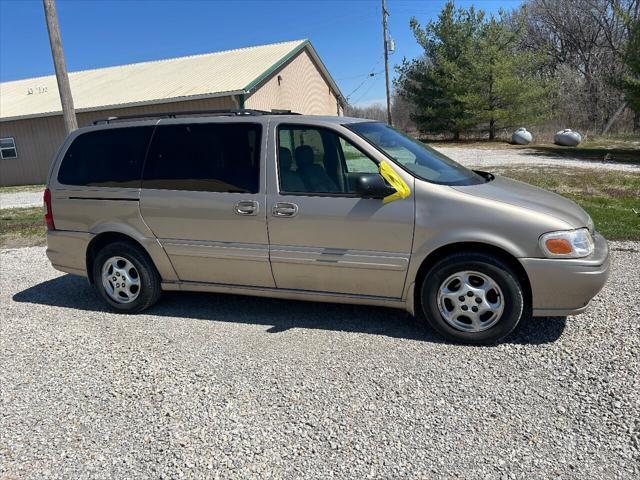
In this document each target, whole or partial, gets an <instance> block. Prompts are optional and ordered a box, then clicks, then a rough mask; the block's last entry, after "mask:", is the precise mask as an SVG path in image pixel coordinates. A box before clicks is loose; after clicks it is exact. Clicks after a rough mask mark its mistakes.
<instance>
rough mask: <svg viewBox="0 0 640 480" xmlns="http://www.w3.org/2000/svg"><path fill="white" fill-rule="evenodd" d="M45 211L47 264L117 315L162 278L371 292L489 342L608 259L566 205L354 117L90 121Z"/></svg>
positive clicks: (586, 296)
mask: <svg viewBox="0 0 640 480" xmlns="http://www.w3.org/2000/svg"><path fill="white" fill-rule="evenodd" d="M45 207H46V215H45V220H46V224H47V227H48V234H47V243H48V248H47V255H48V257H49V259H50V260H51V263H52V264H53V266H54V267H55V268H57V269H58V270H61V271H64V272H69V273H72V274H76V275H83V276H85V277H87V278H88V280H89V282H90V283H91V284H93V285H94V286H95V288H96V289H97V291H98V292H99V294H100V295H101V296H102V298H103V299H104V300H105V301H106V302H107V303H108V304H109V305H110V306H111V307H112V308H113V309H115V310H117V311H120V312H131V313H133V312H139V311H141V310H144V309H146V308H147V307H149V306H151V305H153V304H154V303H155V302H156V301H157V300H158V299H159V297H160V294H161V291H162V290H196V291H203V292H228V293H236V294H243V295H258V296H268V297H281V298H291V299H299V300H312V301H322V302H344V303H360V304H368V305H383V306H387V307H395V308H401V309H405V310H407V311H408V312H410V313H412V314H415V315H419V316H422V317H424V318H425V319H426V320H427V321H428V322H429V324H430V325H431V326H432V327H433V328H434V329H435V330H437V331H438V332H439V333H440V334H441V335H443V336H445V337H446V338H449V339H452V340H456V341H461V342H468V343H489V342H495V341H496V340H498V339H500V338H502V337H504V336H505V335H507V334H509V333H510V332H511V331H512V330H513V329H514V328H515V327H516V326H517V325H518V323H519V322H520V321H521V320H522V319H525V318H527V317H529V316H531V315H533V316H551V315H553V316H556V315H573V314H577V313H580V312H582V311H583V310H584V309H585V308H586V307H587V305H588V303H589V301H590V300H591V298H592V297H593V296H594V295H595V294H596V293H598V291H599V290H600V289H601V288H602V286H603V285H604V283H605V281H606V278H607V275H608V267H609V260H608V247H607V243H606V241H605V239H604V238H603V237H602V236H600V235H599V234H598V233H596V232H595V230H594V225H593V222H592V220H591V218H590V217H589V215H587V214H586V213H585V212H584V210H582V209H581V208H580V207H579V206H577V205H576V204H575V203H573V202H572V201H570V200H567V199H565V198H563V197H561V196H559V195H556V194H553V193H550V192H547V191H545V190H541V189H539V188H535V187H533V186H530V185H527V184H525V183H521V182H516V181H513V180H509V179H507V178H504V177H500V176H497V175H492V174H490V173H487V172H482V171H473V170H469V169H467V168H465V167H463V166H461V165H459V164H457V163H455V162H454V161H452V160H450V159H449V158H447V157H446V156H444V155H443V154H441V153H439V152H437V151H435V150H433V149H431V148H429V147H427V146H425V145H423V144H422V143H420V142H418V141H416V140H413V139H411V138H409V137H407V136H405V135H403V134H402V133H400V132H398V131H396V130H394V129H393V128H391V127H389V126H387V125H386V124H384V123H380V122H375V121H370V120H363V119H356V118H347V117H320V116H304V115H294V114H274V113H267V112H259V111H252V110H238V111H226V112H209V113H206V112H200V113H197V114H196V113H183V114H166V115H157V116H154V117H138V118H110V119H108V120H104V121H100V122H96V124H94V125H93V126H90V127H87V128H82V129H79V130H77V131H75V132H73V133H72V134H71V135H69V137H68V138H67V139H66V140H65V142H64V144H63V145H62V147H61V148H60V151H59V152H58V154H57V155H56V158H55V159H54V161H53V162H52V165H51V168H50V172H49V176H48V181H47V189H46V191H45Z"/></svg>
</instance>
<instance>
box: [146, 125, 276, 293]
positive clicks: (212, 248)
mask: <svg viewBox="0 0 640 480" xmlns="http://www.w3.org/2000/svg"><path fill="white" fill-rule="evenodd" d="M163 122H164V123H163ZM163 122H161V124H160V125H159V126H158V127H156V130H155V132H154V135H153V140H152V143H151V146H150V148H149V154H148V155H147V160H146V162H145V168H144V173H143V183H142V191H141V196H140V211H141V214H142V217H143V219H144V221H145V222H146V224H147V225H148V226H149V228H150V229H151V231H152V232H153V233H154V234H155V236H156V237H157V238H158V241H159V242H160V244H161V245H162V246H163V247H164V249H165V250H166V252H167V254H168V256H169V258H170V259H171V262H172V264H173V266H174V268H175V270H176V273H177V274H178V277H179V278H180V280H182V281H190V282H209V283H220V284H229V285H251V286H262V287H274V286H275V285H274V282H273V275H272V274H271V268H270V265H269V249H268V240H267V225H266V214H265V211H266V209H265V190H264V185H263V184H264V181H261V178H262V177H261V174H260V172H261V163H262V162H261V155H260V144H261V138H262V128H261V125H259V124H256V123H250V122H243V121H241V120H238V122H237V123H233V124H230V123H220V122H216V121H213V122H212V121H211V119H209V120H208V121H206V122H200V123H197V122H196V123H191V124H183V123H180V124H178V123H175V122H174V124H171V123H172V122H171V121H163Z"/></svg>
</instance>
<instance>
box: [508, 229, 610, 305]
mask: <svg viewBox="0 0 640 480" xmlns="http://www.w3.org/2000/svg"><path fill="white" fill-rule="evenodd" d="M594 243H595V249H594V252H593V253H592V254H591V255H590V256H588V257H585V258H577V259H560V258H521V259H520V263H522V266H523V267H524V269H525V270H526V272H527V275H528V277H529V282H530V283H531V296H532V303H533V315H534V316H536V317H542V316H564V315H577V314H578V313H581V312H583V311H584V310H585V309H586V308H587V306H588V305H589V302H590V301H591V299H592V298H593V297H595V296H596V294H597V293H598V292H599V291H600V290H601V289H602V287H603V286H604V284H605V282H606V281H607V278H608V277H609V246H608V245H607V241H606V240H605V238H604V237H603V236H602V235H600V234H597V233H596V234H595V235H594Z"/></svg>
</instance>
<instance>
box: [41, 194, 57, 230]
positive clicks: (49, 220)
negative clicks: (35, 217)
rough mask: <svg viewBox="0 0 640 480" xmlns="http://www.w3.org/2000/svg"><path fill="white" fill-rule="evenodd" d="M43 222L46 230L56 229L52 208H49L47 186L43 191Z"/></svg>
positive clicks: (49, 200) (49, 198)
mask: <svg viewBox="0 0 640 480" xmlns="http://www.w3.org/2000/svg"><path fill="white" fill-rule="evenodd" d="M44 223H45V224H46V225H47V230H55V229H56V226H55V224H54V223H53V210H52V209H51V190H49V189H48V188H47V189H45V191H44Z"/></svg>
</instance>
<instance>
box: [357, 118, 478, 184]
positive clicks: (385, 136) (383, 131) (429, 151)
mask: <svg viewBox="0 0 640 480" xmlns="http://www.w3.org/2000/svg"><path fill="white" fill-rule="evenodd" d="M345 126H346V127H347V128H349V129H351V130H353V131H354V132H355V133H357V134H358V135H360V136H361V137H363V138H364V139H365V140H367V141H368V142H369V143H371V144H373V146H375V147H376V148H378V149H379V150H381V151H382V152H383V153H384V154H385V155H387V156H388V157H389V158H391V159H392V160H394V161H395V162H396V163H398V164H399V165H401V166H402V167H404V168H405V169H406V170H409V171H410V172H411V173H413V174H414V175H415V176H416V177H418V178H420V179H422V180H426V181H428V182H433V183H439V184H443V185H477V184H480V183H485V182H486V181H487V179H486V178H485V177H482V176H481V175H479V174H477V173H475V172H474V171H473V170H469V169H468V168H465V167H463V166H462V165H460V164H458V163H456V162H454V161H453V160H451V159H450V158H449V157H447V156H446V155H443V154H442V153H440V152H438V151H437V150H435V149H433V148H431V147H428V146H426V145H425V144H423V143H421V142H419V141H417V140H414V139H412V138H411V137H408V136H406V135H404V134H402V133H400V132H399V131H397V130H395V129H394V128H391V127H390V126H388V125H387V124H385V123H380V122H362V123H350V124H347V125H345Z"/></svg>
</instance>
